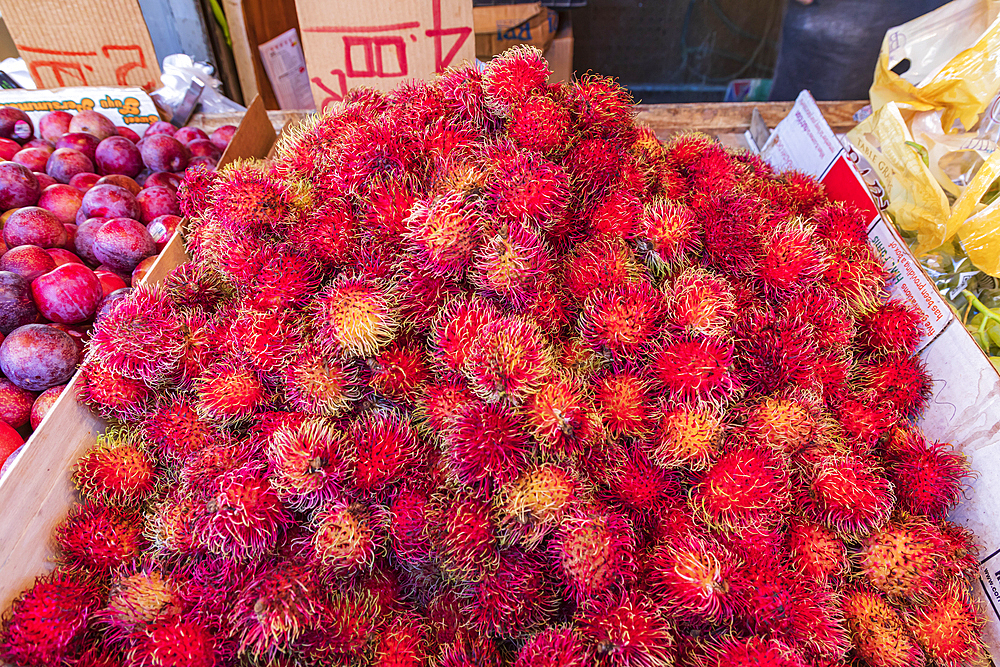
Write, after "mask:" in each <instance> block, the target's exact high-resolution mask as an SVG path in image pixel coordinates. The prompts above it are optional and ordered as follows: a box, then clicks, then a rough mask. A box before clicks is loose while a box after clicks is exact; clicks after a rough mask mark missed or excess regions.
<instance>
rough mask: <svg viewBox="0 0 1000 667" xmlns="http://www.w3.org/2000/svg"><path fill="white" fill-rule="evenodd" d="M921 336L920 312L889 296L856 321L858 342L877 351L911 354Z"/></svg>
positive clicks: (921, 322) (866, 348)
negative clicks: (885, 300) (884, 301)
mask: <svg viewBox="0 0 1000 667" xmlns="http://www.w3.org/2000/svg"><path fill="white" fill-rule="evenodd" d="M923 336H924V322H923V315H922V314H921V313H920V311H918V310H916V309H915V308H913V307H911V306H910V305H909V304H907V303H905V302H903V301H899V300H897V299H892V300H890V301H887V302H886V303H884V304H882V305H881V306H879V307H878V308H876V309H875V310H873V311H872V312H870V313H868V314H867V315H865V316H863V317H861V318H860V320H859V321H858V337H857V343H858V344H859V345H860V346H861V347H862V348H863V349H865V350H869V351H871V352H874V353H876V354H881V355H890V354H893V353H896V352H898V353H902V354H913V353H914V352H915V351H916V349H917V345H918V344H919V343H920V340H921V338H923Z"/></svg>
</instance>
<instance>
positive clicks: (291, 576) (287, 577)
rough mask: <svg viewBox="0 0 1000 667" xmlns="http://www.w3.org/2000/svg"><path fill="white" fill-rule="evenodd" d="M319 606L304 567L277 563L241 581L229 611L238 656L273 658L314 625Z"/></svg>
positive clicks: (308, 574)
mask: <svg viewBox="0 0 1000 667" xmlns="http://www.w3.org/2000/svg"><path fill="white" fill-rule="evenodd" d="M319 605H320V602H319V595H318V591H315V590H313V584H312V577H311V574H310V572H309V571H308V570H307V569H306V568H305V567H304V566H301V565H291V564H288V563H277V564H274V565H268V566H266V567H263V568H261V569H260V570H259V571H256V572H253V573H252V574H251V575H250V576H248V577H246V579H245V580H244V581H242V582H241V584H240V587H239V590H238V592H237V596H236V603H235V605H234V606H233V609H232V611H231V612H230V618H229V624H230V626H231V627H232V633H233V636H234V637H235V638H237V639H238V641H239V648H238V651H239V653H240V654H241V655H244V656H248V657H249V656H253V657H254V658H256V659H258V660H259V659H265V660H270V659H273V658H274V657H275V656H276V655H277V653H278V652H279V651H281V650H282V649H285V648H287V647H288V646H291V645H293V644H294V643H295V641H296V640H298V639H299V637H301V636H302V634H303V633H304V632H305V631H306V630H308V629H309V628H310V627H312V626H313V625H314V624H315V623H316V620H317V616H318V615H319Z"/></svg>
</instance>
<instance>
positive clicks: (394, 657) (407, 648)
mask: <svg viewBox="0 0 1000 667" xmlns="http://www.w3.org/2000/svg"><path fill="white" fill-rule="evenodd" d="M429 643H430V642H429V639H428V629H427V625H426V623H425V622H424V620H423V619H422V618H421V617H420V616H418V615H416V614H414V613H404V614H402V615H400V616H398V617H396V618H395V619H394V620H393V621H392V622H390V623H389V624H388V625H387V626H386V627H385V629H384V630H382V632H381V633H380V634H379V637H378V642H377V646H376V648H375V659H374V662H373V663H372V664H373V665H375V666H376V667H423V665H426V664H427V660H428V649H429V648H430V647H429Z"/></svg>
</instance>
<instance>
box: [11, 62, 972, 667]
mask: <svg viewBox="0 0 1000 667" xmlns="http://www.w3.org/2000/svg"><path fill="white" fill-rule="evenodd" d="M547 76H548V69H547V66H546V63H545V61H544V60H543V59H542V57H541V54H540V53H539V52H538V51H537V50H534V49H531V48H515V49H511V50H509V51H507V52H506V53H504V54H503V55H501V56H499V57H497V58H495V59H494V60H492V61H491V62H490V63H489V64H488V65H487V66H486V67H485V70H482V71H480V70H477V69H475V68H473V67H462V68H458V69H451V70H448V71H446V72H445V73H444V74H442V75H441V76H440V77H439V78H438V79H437V80H436V81H434V82H430V83H428V82H423V81H412V82H408V83H405V84H403V85H402V86H400V87H399V88H398V89H397V90H395V91H393V92H391V93H389V94H383V93H380V92H375V91H372V90H364V89H359V90H355V91H353V92H352V93H350V94H349V96H348V99H347V100H346V101H345V102H344V103H342V104H340V105H338V106H335V107H334V108H332V109H329V110H327V111H326V112H325V113H323V114H320V115H317V116H315V117H313V118H311V119H309V120H307V121H306V122H304V123H303V124H302V125H300V126H299V127H298V128H296V129H295V130H293V131H292V132H291V133H289V134H287V135H286V136H284V137H283V138H282V139H281V141H280V144H279V146H278V149H277V153H276V156H275V157H274V158H273V160H272V161H270V162H267V163H264V162H252V161H244V162H236V163H233V164H231V165H229V166H227V167H225V168H223V169H221V170H220V171H218V172H216V173H211V172H208V171H204V172H197V173H192V174H189V176H188V178H187V180H186V182H185V184H184V186H183V188H182V191H181V198H182V200H183V206H184V211H185V214H186V215H187V216H188V222H187V230H186V234H187V237H186V238H187V244H188V249H189V251H190V254H191V257H192V258H193V261H192V262H191V263H188V264H185V265H183V266H179V267H177V268H175V269H174V270H173V271H172V272H170V274H169V275H168V276H167V277H166V278H165V279H164V280H163V281H162V282H160V283H159V284H157V285H153V286H145V285H144V286H139V287H137V288H135V290H134V291H133V292H132V293H131V294H130V295H129V296H128V297H126V298H124V299H122V300H121V301H119V302H118V304H117V305H116V306H115V307H114V308H113V309H112V310H111V311H110V312H109V313H107V314H106V315H105V316H103V317H102V318H101V320H100V321H99V322H98V323H97V326H96V330H95V332H94V334H93V337H92V338H91V340H90V342H89V350H88V353H87V360H86V363H85V366H84V369H83V371H82V372H83V373H84V377H83V378H82V383H81V384H82V399H83V400H84V401H86V402H87V403H88V404H89V405H91V406H93V409H94V410H96V411H97V412H98V413H100V414H101V415H103V416H104V417H106V418H107V419H108V420H109V421H110V422H112V427H111V428H110V429H109V430H108V432H107V433H106V434H105V435H104V436H103V437H102V438H101V439H100V442H99V443H98V444H97V446H96V447H95V448H94V449H93V450H92V451H90V452H89V453H88V454H87V455H86V456H85V457H83V458H82V459H81V460H80V462H79V464H78V466H77V469H76V473H75V474H76V482H77V484H78V487H79V491H80V505H79V506H78V507H76V508H75V509H73V511H72V512H71V513H70V516H69V517H68V518H67V519H66V521H65V523H64V524H63V525H62V526H61V527H60V528H59V530H58V535H57V541H58V549H59V562H58V568H57V569H56V571H55V572H54V573H53V574H51V575H48V576H45V577H42V578H40V579H39V580H38V581H37V583H36V584H35V585H34V587H33V588H31V589H30V590H27V591H25V592H24V593H23V594H22V595H21V596H20V597H19V598H18V599H17V600H16V601H15V602H14V605H13V608H12V609H11V610H10V611H9V612H8V613H7V614H6V615H5V617H4V620H3V624H2V627H0V656H2V657H3V658H4V659H5V660H8V661H10V662H12V663H14V664H17V665H57V664H64V665H79V666H87V667H93V666H97V665H101V666H110V665H130V666H136V667H139V666H142V667H147V666H149V667H153V666H156V667H168V666H175V665H176V666H179V665H186V666H189V667H208V666H211V665H277V666H289V667H290V666H293V665H294V666H303V667H306V666H312V665H317V666H318V665H378V666H389V665H392V666H397V665H410V666H417V665H428V666H431V665H438V666H441V667H459V666H472V665H475V666H477V667H486V666H489V667H494V666H500V665H514V666H515V667H531V666H552V667H584V666H586V665H607V666H609V667H660V666H670V665H677V666H678V667H682V666H683V667H723V666H732V665H768V666H774V667H777V666H787V667H806V666H809V667H834V666H836V665H845V666H847V665H871V666H872V667H906V666H910V665H928V666H931V665H936V666H941V667H958V666H960V665H966V664H974V663H976V662H977V661H979V660H980V659H982V658H983V656H984V647H983V643H982V639H981V628H982V624H983V618H982V614H981V613H980V611H979V609H978V608H977V607H976V605H975V604H974V602H973V599H972V596H971V588H970V575H972V574H973V573H974V572H975V571H976V569H977V558H976V553H977V546H976V538H975V536H974V535H972V534H970V533H969V532H967V531H965V530H963V529H962V528H960V527H959V526H957V525H955V524H953V523H949V522H948V521H947V520H946V518H945V517H946V515H947V514H948V513H949V511H950V509H951V508H952V507H954V505H955V504H956V503H957V501H958V497H959V494H960V493H961V492H962V490H963V488H964V485H965V481H966V479H967V475H968V474H969V471H968V469H967V466H966V464H965V461H964V459H963V457H962V456H961V455H959V454H957V453H955V452H953V451H952V447H951V445H949V444H942V443H936V442H929V441H928V440H926V439H925V438H924V436H923V435H922V434H921V432H920V430H919V429H918V427H917V426H916V425H915V422H916V420H917V418H918V417H919V416H920V414H921V412H922V410H923V409H924V408H925V405H926V403H927V401H928V397H929V392H930V379H929V378H928V375H927V373H926V371H925V369H924V367H923V366H922V364H921V362H920V360H919V358H918V357H917V356H916V354H915V350H916V348H917V346H918V343H919V340H920V336H921V325H920V319H919V317H918V315H917V314H916V313H914V312H912V311H911V310H910V309H909V308H908V307H907V306H905V305H903V304H901V303H898V302H895V301H891V300H889V299H888V297H887V292H886V278H887V276H886V273H885V271H884V269H883V267H882V264H881V263H880V261H879V258H878V255H877V254H876V253H875V252H874V251H873V249H872V248H871V247H870V246H869V244H868V241H867V237H866V234H865V228H864V226H863V221H862V218H861V216H860V215H859V214H858V213H857V212H856V211H854V210H852V209H851V208H849V207H847V206H844V205H841V204H838V203H835V202H832V201H830V200H829V199H828V197H827V195H826V193H825V192H824V189H823V187H822V186H821V185H819V184H817V183H816V182H815V180H813V179H811V178H809V177H806V176H804V175H802V174H798V173H784V174H778V173H775V172H774V171H773V170H772V169H771V168H770V167H769V166H768V165H767V164H765V163H764V162H763V161H761V160H760V159H759V158H757V157H755V156H753V155H750V154H747V153H743V152H737V151H731V150H728V149H725V148H723V147H722V146H721V145H720V144H718V143H717V142H715V141H713V140H710V139H709V138H708V137H706V136H704V135H700V134H696V133H688V134H682V135H679V136H676V137H674V138H672V139H671V140H669V141H668V142H666V143H665V144H663V143H661V142H659V141H658V140H657V139H656V137H655V136H654V134H653V133H652V132H651V131H650V130H649V129H648V128H644V127H641V126H639V125H637V124H636V123H635V121H634V116H633V102H632V99H631V98H630V97H629V95H628V94H627V93H626V92H625V91H624V90H622V89H621V88H620V87H619V86H618V85H617V84H615V83H614V82H613V81H612V80H609V79H606V78H603V77H600V76H594V75H585V76H583V77H581V78H580V79H579V80H578V81H577V82H575V83H573V84H569V85H567V84H557V85H548V84H546V78H547Z"/></svg>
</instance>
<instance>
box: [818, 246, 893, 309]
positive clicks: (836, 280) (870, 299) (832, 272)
mask: <svg viewBox="0 0 1000 667" xmlns="http://www.w3.org/2000/svg"><path fill="white" fill-rule="evenodd" d="M887 276H888V274H887V270H886V268H885V266H884V265H883V264H882V261H881V258H880V257H879V255H878V254H877V253H876V252H875V251H874V250H873V249H872V247H871V246H868V245H863V246H858V247H856V248H853V249H850V250H848V249H846V248H843V247H841V248H838V249H836V250H833V251H831V252H830V258H829V261H828V262H827V264H826V268H825V269H824V270H823V280H824V282H826V284H827V285H829V286H830V287H831V288H832V289H833V291H834V292H836V293H837V295H838V296H840V298H842V299H843V300H844V301H846V302H847V303H848V305H849V306H850V307H851V309H852V310H853V311H854V312H855V313H858V314H864V313H867V312H870V311H871V310H873V309H874V308H876V307H877V306H878V305H879V304H881V303H882V301H883V300H884V298H885V293H886V280H887Z"/></svg>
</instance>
